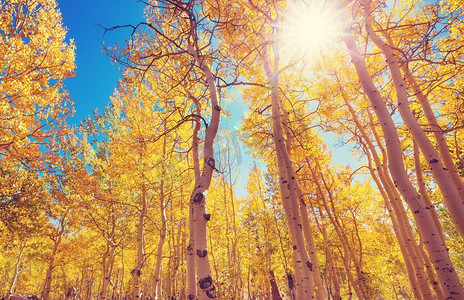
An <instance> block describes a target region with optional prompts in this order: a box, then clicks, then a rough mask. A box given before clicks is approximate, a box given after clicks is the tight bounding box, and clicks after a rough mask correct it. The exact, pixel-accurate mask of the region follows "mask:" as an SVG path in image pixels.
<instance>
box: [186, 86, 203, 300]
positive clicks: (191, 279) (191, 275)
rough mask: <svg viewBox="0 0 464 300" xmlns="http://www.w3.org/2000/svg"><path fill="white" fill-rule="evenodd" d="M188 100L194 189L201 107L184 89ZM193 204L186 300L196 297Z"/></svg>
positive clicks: (191, 207) (197, 177)
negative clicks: (192, 112) (191, 109)
mask: <svg viewBox="0 0 464 300" xmlns="http://www.w3.org/2000/svg"><path fill="white" fill-rule="evenodd" d="M186 92H187V93H188V95H189V98H190V99H191V100H193V102H194V103H195V112H196V115H197V116H198V117H197V119H196V120H195V127H194V129H193V135H192V160H193V172H194V175H195V183H194V184H195V187H196V186H198V185H199V183H200V162H199V153H198V133H199V131H200V129H201V121H200V120H199V117H200V116H201V107H200V103H199V101H198V100H197V99H196V98H195V97H194V96H193V95H192V94H190V92H189V91H188V90H187V89H186ZM194 217H195V203H194V202H193V201H192V199H190V201H189V242H188V245H187V249H186V255H187V280H188V284H187V285H188V299H195V298H196V297H197V280H196V278H197V277H196V267H195V227H194V222H193V220H194Z"/></svg>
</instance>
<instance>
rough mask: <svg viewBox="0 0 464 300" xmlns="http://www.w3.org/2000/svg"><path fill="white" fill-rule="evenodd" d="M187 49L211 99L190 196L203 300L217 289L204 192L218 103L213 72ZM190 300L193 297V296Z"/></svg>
mask: <svg viewBox="0 0 464 300" xmlns="http://www.w3.org/2000/svg"><path fill="white" fill-rule="evenodd" d="M188 51H189V53H190V54H191V55H192V56H193V57H194V59H195V61H196V62H197V64H198V67H199V68H200V69H201V70H202V71H203V74H204V76H205V78H206V83H207V86H208V91H209V96H210V100H211V120H210V123H209V126H208V128H206V130H205V142H204V147H203V169H202V173H201V175H200V178H199V181H198V185H196V186H195V188H194V190H193V192H192V196H191V198H190V199H191V200H190V203H191V205H193V207H194V210H193V214H192V216H193V228H194V243H195V254H196V257H195V264H196V270H197V277H198V287H199V294H200V297H199V298H200V299H201V300H202V299H209V298H216V288H215V286H214V284H213V279H212V277H211V266H210V262H209V256H208V250H207V237H206V222H207V221H208V220H209V219H210V217H211V216H210V215H209V214H206V195H205V193H206V192H207V190H208V189H209V186H210V184H211V178H212V176H213V171H214V170H216V166H215V163H216V161H215V159H214V147H213V146H214V139H215V137H216V134H217V131H218V128H219V120H220V114H221V107H220V106H219V99H218V93H217V89H216V83H215V77H214V75H213V73H212V72H211V70H210V68H209V67H208V66H207V65H206V62H205V60H204V58H203V57H201V56H200V54H199V52H198V48H195V47H194V46H191V45H189V49H188ZM192 281H193V280H192ZM189 297H192V295H191V294H190V295H189ZM191 299H195V296H193V298H191Z"/></svg>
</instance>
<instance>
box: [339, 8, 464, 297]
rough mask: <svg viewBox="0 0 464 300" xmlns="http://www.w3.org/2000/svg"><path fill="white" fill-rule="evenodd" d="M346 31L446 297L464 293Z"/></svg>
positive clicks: (391, 161)
mask: <svg viewBox="0 0 464 300" xmlns="http://www.w3.org/2000/svg"><path fill="white" fill-rule="evenodd" d="M342 7H343V6H342ZM341 15H342V22H345V23H346V24H350V23H349V22H348V20H347V19H348V18H347V17H346V15H345V13H342V14H341ZM343 33H344V35H343V40H344V42H345V44H346V47H347V48H348V51H349V54H350V56H351V60H352V63H353V65H354V66H355V68H356V72H357V74H358V77H359V79H360V81H361V86H362V88H363V90H364V91H365V93H366V94H367V96H368V98H369V100H370V102H371V105H372V107H373V109H374V111H375V113H376V115H377V118H378V119H379V121H380V124H381V128H382V131H383V132H384V136H385V144H386V147H387V153H388V162H389V169H390V172H391V174H392V177H393V179H394V182H395V185H396V186H397V187H398V189H399V191H400V192H401V194H402V195H403V197H404V199H405V201H406V202H407V203H408V205H409V207H410V208H411V210H412V211H413V214H414V218H415V220H416V224H417V226H418V229H419V230H420V231H421V232H422V234H423V237H424V243H425V244H426V246H427V250H428V254H429V255H430V257H431V260H432V263H433V264H434V268H435V271H436V272H437V275H438V278H439V280H440V282H439V284H440V285H441V286H442V289H443V292H444V294H445V296H446V297H454V295H464V290H463V288H462V285H461V283H460V282H459V279H458V278H457V275H456V272H455V270H454V267H453V264H452V262H451V260H450V258H449V254H448V251H447V249H446V246H445V245H444V244H443V243H442V242H441V239H440V237H439V236H440V235H439V232H438V229H437V228H436V226H435V223H434V221H433V218H432V216H431V214H430V212H429V210H428V209H427V206H426V204H425V203H424V201H423V200H422V198H421V197H420V195H419V194H418V193H417V191H416V190H415V188H414V187H413V185H412V184H411V181H410V180H409V178H408V175H407V173H406V171H405V168H404V164H403V157H402V150H401V146H400V144H399V138H398V133H397V130H396V127H395V125H394V123H393V120H392V118H391V116H390V113H389V112H388V110H387V108H386V106H385V103H384V102H383V99H382V97H381V96H380V94H379V91H378V90H377V88H376V87H375V85H374V83H373V81H372V78H371V77H370V75H369V72H368V70H367V67H366V65H365V61H364V58H363V57H362V55H361V53H360V51H359V49H358V46H357V45H356V42H355V40H354V38H353V36H352V33H351V30H350V28H349V27H348V25H346V26H345V28H344V31H343Z"/></svg>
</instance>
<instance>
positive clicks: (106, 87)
mask: <svg viewBox="0 0 464 300" xmlns="http://www.w3.org/2000/svg"><path fill="white" fill-rule="evenodd" d="M58 7H59V9H60V11H61V13H62V17H63V23H64V25H65V27H67V28H68V34H67V38H68V40H69V39H73V40H74V42H75V44H76V65H77V69H76V77H75V78H70V79H67V80H66V82H65V86H66V89H67V90H68V91H69V93H70V97H71V99H72V100H73V101H74V102H75V109H76V113H75V115H74V117H72V118H70V119H69V121H70V122H71V123H74V124H78V123H79V122H80V121H81V120H82V119H84V118H86V117H87V116H89V115H91V114H92V111H93V110H94V109H96V108H98V109H100V110H102V109H103V108H104V107H105V105H106V104H107V103H108V101H109V97H110V96H111V94H112V92H113V90H114V88H115V87H116V84H117V81H118V79H119V78H120V71H119V70H118V65H117V64H114V63H111V61H110V59H109V57H108V56H106V55H105V54H104V53H103V51H102V43H103V39H105V42H106V44H107V45H113V44H114V43H115V42H117V43H118V44H120V45H122V44H123V43H124V40H125V39H126V38H128V37H129V36H130V30H129V29H126V30H124V29H119V30H115V31H112V32H110V33H109V34H107V35H106V36H105V37H104V36H103V33H104V30H103V28H102V27H100V26H99V25H101V26H103V27H106V28H109V27H112V26H116V25H127V24H137V23H139V22H140V21H143V8H144V5H143V4H142V3H140V2H138V1H136V0H124V1H123V0H120V1H114V0H94V1H90V0H58ZM98 24H99V25H98ZM234 95H235V96H238V98H240V95H239V94H238V93H234ZM225 109H226V110H227V111H230V112H231V120H228V121H226V120H225V119H222V121H221V127H222V128H228V129H229V130H231V131H235V130H234V129H235V128H238V127H240V123H241V118H242V116H243V113H244V112H245V111H246V110H247V108H246V106H245V105H244V104H243V102H242V101H241V100H240V99H234V101H233V102H232V101H230V102H228V103H227V104H226V105H225ZM323 137H324V138H325V139H326V142H327V143H328V144H329V148H330V149H332V151H333V161H334V163H336V164H340V163H347V162H349V163H351V165H352V166H356V165H357V162H356V161H355V160H354V159H353V157H352V156H349V155H347V154H348V153H349V151H350V150H349V147H347V146H344V147H341V148H338V147H335V146H336V144H337V141H335V140H334V139H333V135H324V134H323ZM232 144H233V145H234V146H233V147H234V148H235V151H238V152H239V153H240V154H239V155H240V158H241V159H240V160H241V162H240V166H239V169H238V170H237V172H238V173H239V174H240V176H239V180H238V182H237V188H236V191H237V193H238V195H240V196H243V195H245V191H244V186H245V185H246V181H247V179H248V171H249V169H250V167H251V165H252V163H253V159H252V158H251V156H250V155H248V154H247V152H248V151H247V149H246V148H245V147H244V145H243V144H242V143H241V142H238V144H237V143H232ZM229 145H231V144H229ZM350 158H351V159H350Z"/></svg>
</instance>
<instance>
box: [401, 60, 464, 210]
mask: <svg viewBox="0 0 464 300" xmlns="http://www.w3.org/2000/svg"><path fill="white" fill-rule="evenodd" d="M401 67H402V69H403V72H404V74H405V76H406V80H407V81H408V82H409V84H410V85H411V88H412V90H413V92H414V95H415V96H416V98H417V100H419V103H420V105H421V106H422V111H423V112H424V115H425V117H426V118H427V121H428V122H429V125H430V127H431V129H432V132H433V135H434V136H435V140H436V141H437V146H438V150H439V152H440V156H441V158H442V159H443V163H444V165H445V167H446V168H447V169H448V173H449V175H450V177H451V180H452V181H453V183H454V185H455V186H456V188H457V189H458V191H459V196H460V197H461V201H464V183H463V182H462V179H461V177H460V176H459V173H458V170H457V168H456V165H455V164H454V161H453V157H452V156H451V151H450V149H449V147H448V143H447V142H446V138H445V135H444V133H443V130H442V128H441V126H440V125H439V124H438V121H437V119H436V117H435V115H434V113H433V110H432V107H431V106H430V103H429V100H428V99H427V96H426V95H425V94H424V92H423V91H422V89H421V88H420V86H419V84H418V83H417V81H416V78H415V77H414V75H413V74H412V72H411V70H410V69H409V66H408V65H407V64H406V63H404V64H403V65H402V66H401Z"/></svg>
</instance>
